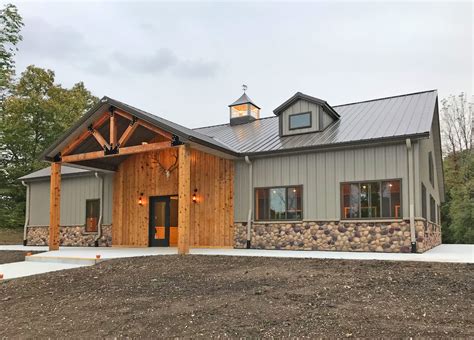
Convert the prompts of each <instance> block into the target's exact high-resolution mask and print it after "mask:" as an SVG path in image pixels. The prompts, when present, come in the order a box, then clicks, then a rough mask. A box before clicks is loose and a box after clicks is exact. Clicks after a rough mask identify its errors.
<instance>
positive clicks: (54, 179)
mask: <svg viewBox="0 0 474 340" xmlns="http://www.w3.org/2000/svg"><path fill="white" fill-rule="evenodd" d="M60 202H61V163H51V186H50V191H49V250H58V249H59V221H60Z"/></svg>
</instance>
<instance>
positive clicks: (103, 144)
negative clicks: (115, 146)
mask: <svg viewBox="0 0 474 340" xmlns="http://www.w3.org/2000/svg"><path fill="white" fill-rule="evenodd" d="M90 133H91V134H92V136H94V138H95V140H96V141H97V143H99V145H100V146H101V147H102V148H107V149H109V150H110V144H109V143H107V141H106V140H105V138H104V137H102V135H101V134H100V132H99V131H97V130H94V129H93V130H92V131H90Z"/></svg>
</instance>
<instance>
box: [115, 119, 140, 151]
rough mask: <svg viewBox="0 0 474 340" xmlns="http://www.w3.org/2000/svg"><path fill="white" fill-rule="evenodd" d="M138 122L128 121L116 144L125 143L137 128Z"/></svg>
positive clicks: (121, 144) (122, 144)
mask: <svg viewBox="0 0 474 340" xmlns="http://www.w3.org/2000/svg"><path fill="white" fill-rule="evenodd" d="M137 127H138V124H137V123H136V122H134V121H132V122H130V125H129V126H128V127H127V128H126V129H125V131H124V132H123V134H122V136H121V137H120V139H119V141H118V146H119V147H120V146H124V145H125V143H127V141H128V139H129V138H130V137H131V136H132V134H133V133H134V132H135V130H136V129H137Z"/></svg>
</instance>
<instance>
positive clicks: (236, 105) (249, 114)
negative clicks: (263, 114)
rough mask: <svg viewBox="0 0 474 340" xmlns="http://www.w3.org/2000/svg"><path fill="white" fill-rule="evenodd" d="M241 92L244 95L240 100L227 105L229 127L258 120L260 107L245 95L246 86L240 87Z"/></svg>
mask: <svg viewBox="0 0 474 340" xmlns="http://www.w3.org/2000/svg"><path fill="white" fill-rule="evenodd" d="M242 90H243V91H244V93H243V94H242V95H241V96H240V98H239V99H237V100H236V101H235V102H233V103H232V104H230V105H229V109H230V125H239V124H246V123H250V122H253V121H254V120H256V119H259V118H260V107H258V106H257V105H256V104H255V103H254V102H253V101H252V100H251V99H250V98H249V97H248V96H247V94H246V93H245V91H246V90H247V85H242Z"/></svg>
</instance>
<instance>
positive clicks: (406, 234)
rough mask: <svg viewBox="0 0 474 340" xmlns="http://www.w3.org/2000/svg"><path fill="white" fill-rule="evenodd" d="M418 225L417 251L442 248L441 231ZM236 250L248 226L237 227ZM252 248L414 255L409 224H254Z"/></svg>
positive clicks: (406, 222) (402, 222)
mask: <svg viewBox="0 0 474 340" xmlns="http://www.w3.org/2000/svg"><path fill="white" fill-rule="evenodd" d="M425 225H426V222H424V221H416V230H417V251H418V252H424V251H426V250H428V249H431V248H433V247H434V246H436V245H438V244H441V231H440V230H439V227H437V230H436V231H435V230H434V227H433V226H434V225H432V226H431V227H429V226H428V227H426V228H425ZM234 230H235V232H234V247H235V248H245V247H246V245H247V223H235V225H234ZM251 248H253V249H287V250H334V251H375V252H385V253H400V252H401V253H409V252H411V241H410V223H409V221H400V222H337V221H336V222H326V221H325V222H299V223H272V222H268V223H253V224H252V230H251Z"/></svg>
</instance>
